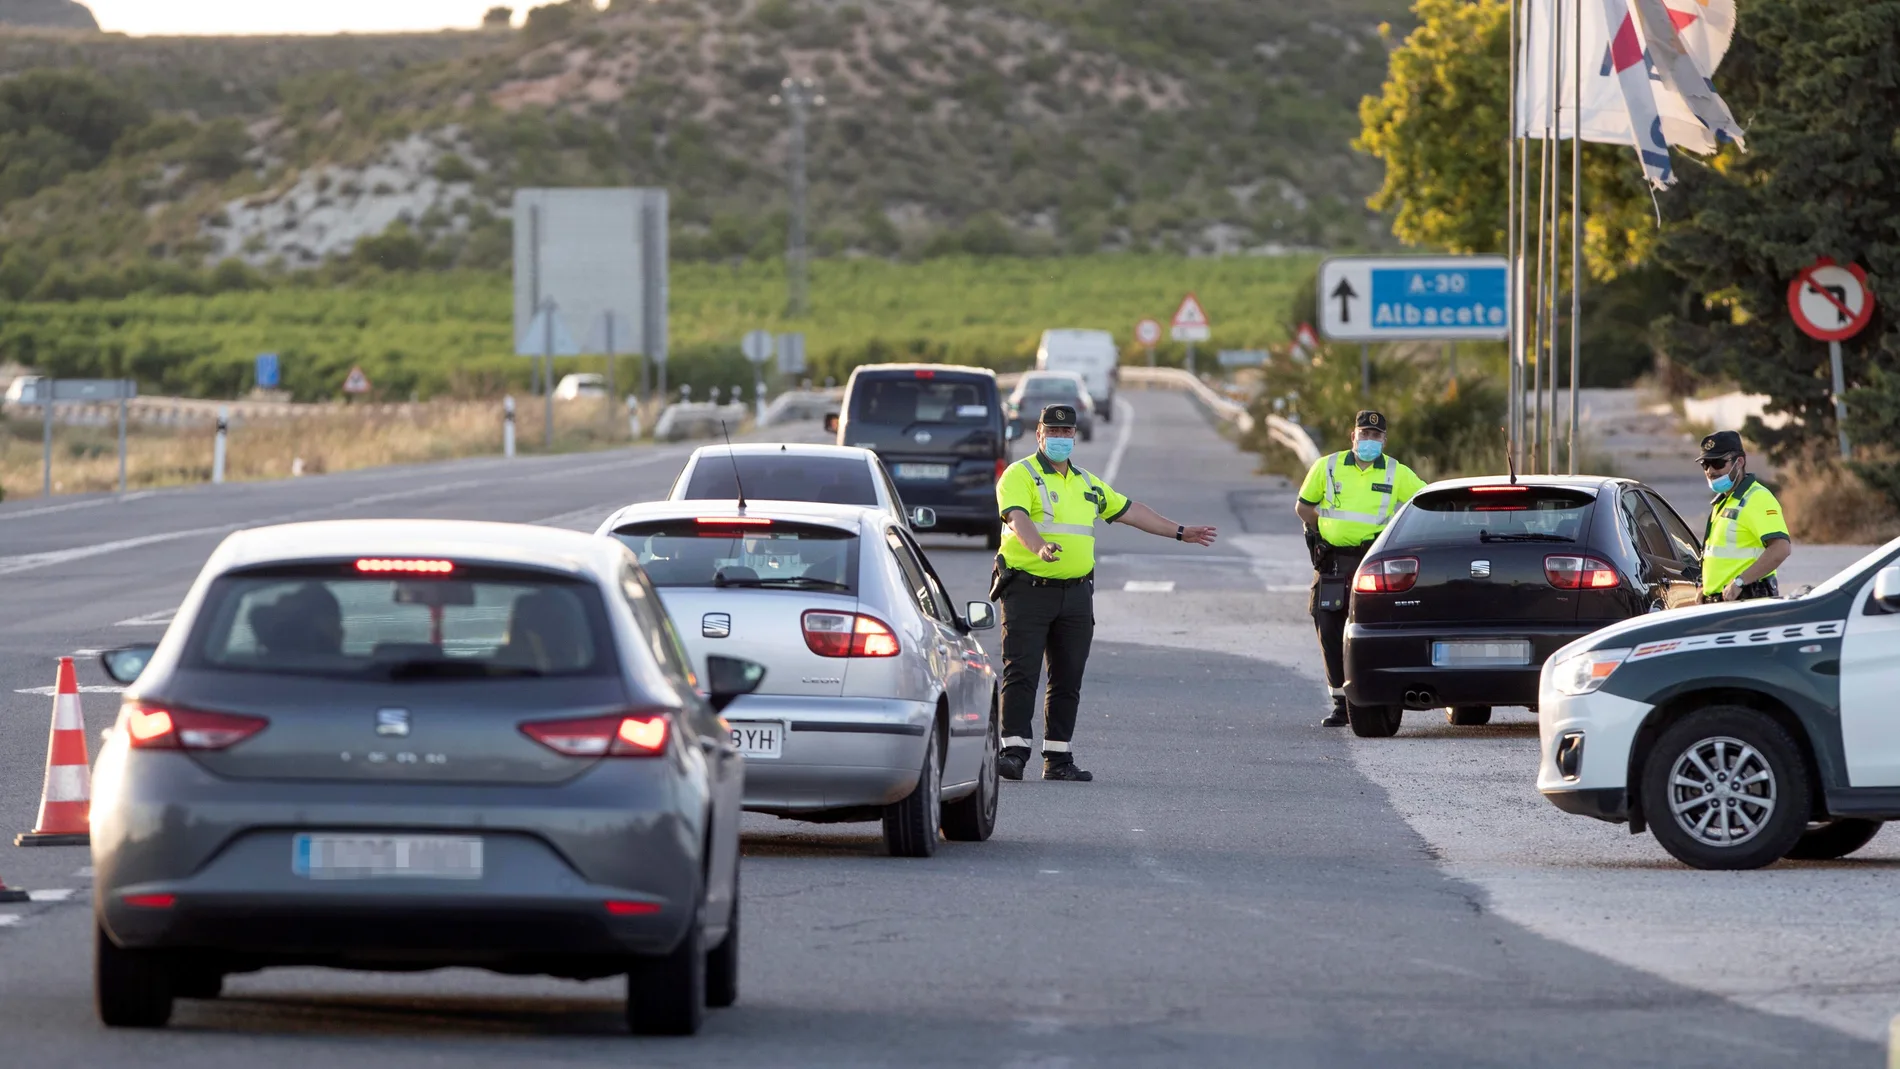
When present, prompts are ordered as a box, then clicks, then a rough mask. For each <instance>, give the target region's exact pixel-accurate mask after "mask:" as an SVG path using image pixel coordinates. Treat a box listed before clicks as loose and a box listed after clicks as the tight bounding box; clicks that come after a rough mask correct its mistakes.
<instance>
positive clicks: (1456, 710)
mask: <svg viewBox="0 0 1900 1069" xmlns="http://www.w3.org/2000/svg"><path fill="white" fill-rule="evenodd" d="M1490 722H1491V707H1490V706H1488V705H1454V706H1451V707H1450V708H1448V709H1446V710H1445V723H1447V724H1450V725H1451V726H1453V727H1460V728H1481V727H1483V726H1485V725H1486V724H1489V723H1490Z"/></svg>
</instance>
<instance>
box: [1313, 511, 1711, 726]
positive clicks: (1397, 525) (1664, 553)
mask: <svg viewBox="0 0 1900 1069" xmlns="http://www.w3.org/2000/svg"><path fill="white" fill-rule="evenodd" d="M1701 551H1702V547H1701V542H1700V541H1699V540H1698V539H1697V538H1696V536H1695V534H1694V532H1692V531H1691V530H1690V529H1689V527H1688V525H1687V524H1685V523H1683V522H1682V518H1681V517H1679V516H1677V515H1676V513H1675V510H1674V509H1671V508H1670V507H1669V505H1668V503H1667V502H1665V501H1664V500H1663V498H1662V495H1660V494H1658V493H1656V492H1655V491H1654V490H1651V489H1650V488H1649V487H1647V486H1644V485H1642V484H1641V483H1637V482H1632V481H1630V480H1628V479H1612V478H1604V477H1595V476H1570V477H1563V476H1539V477H1530V478H1522V479H1518V480H1516V481H1507V480H1506V479H1505V478H1503V477H1496V478H1484V479H1455V480H1450V481H1446V482H1438V483H1433V484H1431V485H1430V486H1427V487H1426V488H1425V489H1423V490H1421V491H1419V492H1418V494H1417V496H1415V497H1414V498H1413V499H1412V501H1411V503H1410V504H1408V505H1406V506H1405V507H1404V509H1403V511H1401V512H1400V513H1399V514H1398V516H1397V517H1395V518H1394V519H1393V520H1392V522H1391V523H1390V524H1388V525H1387V526H1386V529H1385V531H1384V532H1383V533H1381V534H1380V535H1379V537H1378V539H1376V540H1375V541H1374V542H1373V543H1372V547H1371V549H1370V550H1369V551H1368V552H1367V553H1366V556H1365V560H1364V562H1363V563H1361V564H1360V566H1359V571H1358V574H1357V575H1356V576H1354V578H1353V589H1352V606H1351V616H1350V617H1349V618H1348V621H1347V624H1346V650H1345V654H1346V658H1345V659H1346V715H1347V716H1348V717H1349V718H1350V720H1351V722H1352V730H1353V733H1354V734H1355V735H1361V736H1368V737H1382V736H1387V735H1391V734H1393V733H1394V732H1396V731H1397V730H1398V728H1399V722H1400V719H1401V718H1402V717H1403V716H1404V713H1405V710H1407V709H1414V710H1423V709H1436V708H1440V707H1444V708H1446V710H1447V712H1446V719H1447V720H1448V721H1449V722H1450V723H1452V724H1460V725H1479V724H1484V723H1488V722H1489V721H1490V719H1491V707H1492V706H1494V705H1534V704H1535V703H1536V702H1537V678H1538V671H1539V669H1540V667H1541V666H1542V665H1543V664H1544V662H1545V660H1546V659H1548V658H1549V657H1550V655H1551V654H1553V653H1555V652H1556V651H1557V650H1558V649H1559V648H1560V647H1562V646H1564V645H1566V644H1568V643H1570V642H1572V641H1574V640H1576V639H1578V638H1580V637H1582V636H1584V635H1587V634H1589V633H1590V632H1592V631H1595V630H1596V629H1597V628H1600V627H1603V626H1606V625H1608V624H1612V623H1615V622H1617V621H1619V620H1625V619H1628V618H1629V617H1632V616H1642V615H1644V614H1645V613H1649V612H1654V611H1657V610H1660V609H1665V608H1680V607H1683V606H1687V605H1694V604H1696V603H1698V602H1699V600H1700V598H1701V587H1700V584H1699V579H1700V576H1701V571H1700V569H1701V564H1700V561H1701Z"/></svg>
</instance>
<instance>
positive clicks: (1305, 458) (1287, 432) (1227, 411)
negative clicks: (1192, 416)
mask: <svg viewBox="0 0 1900 1069" xmlns="http://www.w3.org/2000/svg"><path fill="white" fill-rule="evenodd" d="M1121 380H1122V382H1123V383H1124V384H1126V385H1130V386H1134V385H1141V386H1152V387H1160V388H1162V389H1167V390H1185V391H1187V393H1188V395H1189V396H1191V397H1193V398H1194V399H1195V400H1196V401H1197V402H1199V403H1200V405H1201V407H1202V408H1205V409H1207V411H1208V413H1209V414H1210V415H1212V416H1213V417H1214V418H1215V419H1218V420H1221V421H1223V422H1226V423H1231V424H1233V425H1234V427H1235V428H1236V429H1237V430H1239V431H1240V433H1242V434H1248V433H1251V432H1252V431H1253V429H1254V418H1253V413H1251V412H1249V411H1247V406H1246V405H1243V404H1241V403H1240V402H1238V401H1235V400H1233V399H1232V398H1229V397H1224V396H1222V395H1221V394H1220V392H1219V391H1217V390H1215V389H1213V388H1212V387H1210V386H1208V385H1207V383H1205V382H1202V381H1201V380H1200V379H1197V378H1195V377H1194V376H1193V375H1190V374H1188V373H1187V372H1185V371H1183V370H1181V369H1180V368H1174V367H1124V368H1122V369H1121ZM1267 436H1268V437H1269V438H1271V439H1273V441H1274V442H1276V443H1277V444H1279V445H1281V446H1284V447H1285V448H1286V449H1288V450H1289V451H1291V452H1292V453H1293V455H1294V456H1296V457H1298V458H1299V460H1300V463H1301V464H1307V465H1310V464H1312V463H1313V462H1314V461H1316V460H1318V459H1319V458H1320V452H1319V445H1318V444H1317V443H1315V442H1314V441H1313V436H1312V435H1311V434H1308V433H1307V431H1306V428H1305V427H1302V426H1300V425H1299V424H1297V423H1295V422H1293V421H1292V420H1290V419H1285V418H1283V417H1280V416H1268V417H1267Z"/></svg>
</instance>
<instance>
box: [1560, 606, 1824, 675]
mask: <svg viewBox="0 0 1900 1069" xmlns="http://www.w3.org/2000/svg"><path fill="white" fill-rule="evenodd" d="M1805 601H1806V599H1802V598H1791V599H1787V600H1782V599H1767V598H1764V599H1762V600H1759V601H1738V602H1731V603H1727V604H1715V605H1692V606H1690V607H1689V608H1686V609H1672V610H1669V611H1667V612H1653V613H1648V614H1646V615H1643V616H1632V617H1630V618H1629V619H1627V620H1622V621H1619V622H1617V623H1614V624H1611V625H1609V626H1608V627H1603V628H1599V629H1597V630H1595V631H1592V632H1590V633H1589V634H1587V635H1585V636H1583V637H1582V638H1580V639H1578V640H1576V641H1575V642H1572V643H1571V644H1570V645H1568V646H1565V647H1564V648H1562V649H1560V650H1558V651H1557V652H1556V653H1553V654H1551V656H1550V658H1549V660H1548V661H1547V662H1546V663H1547V664H1556V663H1557V662H1559V661H1561V660H1563V659H1564V658H1566V657H1569V656H1571V655H1572V654H1576V653H1582V652H1584V651H1585V650H1601V649H1612V648H1615V647H1618V646H1640V645H1642V644H1643V643H1645V642H1658V641H1662V640H1664V639H1672V638H1686V637H1688V636H1690V635H1703V634H1720V633H1722V632H1725V631H1739V630H1744V629H1747V628H1749V627H1752V626H1758V625H1763V624H1788V623H1798V622H1803V621H1805V620H1806V619H1807V618H1809V617H1816V618H1819V617H1820V616H1824V615H1827V614H1826V613H1825V612H1822V613H1818V614H1817V612H1816V611H1815V610H1816V609H1818V608H1821V606H1819V605H1810V604H1806V603H1805Z"/></svg>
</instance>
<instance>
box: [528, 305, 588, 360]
mask: <svg viewBox="0 0 1900 1069" xmlns="http://www.w3.org/2000/svg"><path fill="white" fill-rule="evenodd" d="M550 318H552V319H553V321H554V337H553V339H552V342H553V344H552V345H550V344H549V341H550V339H549V337H548V320H549V319H550ZM515 355H516V356H579V355H581V347H580V346H579V345H576V344H575V343H574V335H573V334H572V333H570V332H569V331H568V329H567V320H565V319H563V318H562V317H561V313H560V312H559V311H558V310H556V309H555V307H554V306H553V304H552V303H546V304H543V305H542V306H541V309H540V310H539V311H537V312H535V313H534V318H533V319H531V320H529V321H528V329H527V330H524V331H522V332H521V337H520V338H518V339H516V341H515Z"/></svg>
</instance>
